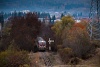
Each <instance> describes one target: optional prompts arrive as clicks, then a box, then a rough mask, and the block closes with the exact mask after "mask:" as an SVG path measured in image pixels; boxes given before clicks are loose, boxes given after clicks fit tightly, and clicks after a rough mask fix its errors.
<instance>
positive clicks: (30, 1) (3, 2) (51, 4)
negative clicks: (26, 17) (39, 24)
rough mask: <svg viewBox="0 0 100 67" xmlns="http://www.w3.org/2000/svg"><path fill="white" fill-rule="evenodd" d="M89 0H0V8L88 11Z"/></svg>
mask: <svg viewBox="0 0 100 67" xmlns="http://www.w3.org/2000/svg"><path fill="white" fill-rule="evenodd" d="M89 6H90V0H0V10H3V11H4V10H5V11H7V10H8V11H11V10H26V9H28V10H34V11H35V10H36V11H64V10H66V11H72V12H73V11H81V12H82V11H84V12H86V11H89Z"/></svg>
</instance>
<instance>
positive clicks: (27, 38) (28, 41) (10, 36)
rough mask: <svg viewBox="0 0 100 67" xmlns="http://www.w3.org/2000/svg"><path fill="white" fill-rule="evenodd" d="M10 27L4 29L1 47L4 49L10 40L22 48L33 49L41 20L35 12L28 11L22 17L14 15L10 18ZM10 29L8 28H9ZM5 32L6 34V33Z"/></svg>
mask: <svg viewBox="0 0 100 67" xmlns="http://www.w3.org/2000/svg"><path fill="white" fill-rule="evenodd" d="M10 24H11V25H10V27H9V28H7V29H5V31H4V35H3V37H2V41H1V42H2V43H1V45H0V46H1V47H2V46H3V47H2V49H6V48H7V46H8V45H9V44H10V42H11V41H12V40H14V41H15V44H16V45H17V46H18V47H19V48H20V49H22V50H23V49H24V50H29V51H31V50H33V48H34V46H35V38H36V37H37V36H38V34H39V33H40V26H41V22H40V21H39V20H38V18H37V15H36V14H35V13H28V14H27V15H26V16H24V17H16V18H15V17H14V18H12V19H11V20H10ZM9 29H10V30H9ZM6 33H7V34H6Z"/></svg>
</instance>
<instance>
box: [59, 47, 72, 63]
mask: <svg viewBox="0 0 100 67" xmlns="http://www.w3.org/2000/svg"><path fill="white" fill-rule="evenodd" d="M59 54H60V56H61V58H62V60H63V62H64V63H65V64H66V63H68V62H69V61H70V59H71V58H72V55H73V54H72V49H71V48H64V49H59Z"/></svg>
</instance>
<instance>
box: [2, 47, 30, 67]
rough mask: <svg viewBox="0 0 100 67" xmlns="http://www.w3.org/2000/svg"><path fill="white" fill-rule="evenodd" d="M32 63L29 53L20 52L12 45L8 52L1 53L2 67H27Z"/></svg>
mask: <svg viewBox="0 0 100 67" xmlns="http://www.w3.org/2000/svg"><path fill="white" fill-rule="evenodd" d="M29 64H30V61H29V57H28V52H27V51H20V50H18V49H17V48H15V46H13V45H10V46H9V47H8V49H7V50H5V51H2V52H0V67H23V66H24V67H25V65H27V66H29Z"/></svg>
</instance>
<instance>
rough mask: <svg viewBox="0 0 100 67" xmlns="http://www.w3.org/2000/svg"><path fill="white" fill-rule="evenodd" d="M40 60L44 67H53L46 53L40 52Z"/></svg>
mask: <svg viewBox="0 0 100 67" xmlns="http://www.w3.org/2000/svg"><path fill="white" fill-rule="evenodd" d="M41 58H42V59H43V60H44V64H45V66H46V67H53V65H52V62H51V59H50V58H49V56H48V55H47V52H41Z"/></svg>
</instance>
